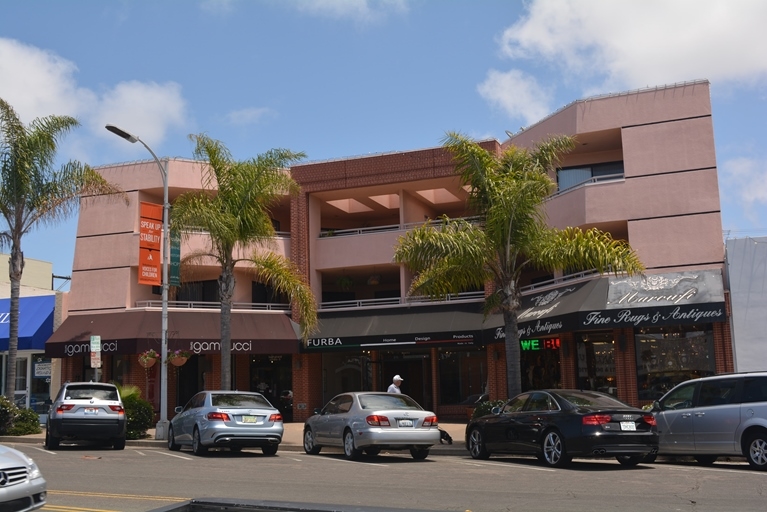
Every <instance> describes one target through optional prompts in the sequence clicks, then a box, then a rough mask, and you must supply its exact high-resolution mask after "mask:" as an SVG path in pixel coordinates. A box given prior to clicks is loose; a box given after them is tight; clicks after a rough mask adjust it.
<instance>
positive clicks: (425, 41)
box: [0, 0, 767, 289]
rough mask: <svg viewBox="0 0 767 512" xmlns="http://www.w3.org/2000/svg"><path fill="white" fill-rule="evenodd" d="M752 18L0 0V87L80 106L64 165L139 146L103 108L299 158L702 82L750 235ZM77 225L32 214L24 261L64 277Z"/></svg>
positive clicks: (755, 166)
mask: <svg viewBox="0 0 767 512" xmlns="http://www.w3.org/2000/svg"><path fill="white" fill-rule="evenodd" d="M766 19H767V2H764V1H762V0H739V1H737V2H733V1H731V0H722V1H719V0H675V1H668V0H644V1H641V2H639V1H635V2H629V1H625V2H623V1H621V2H616V1H612V0H530V1H526V2H519V1H512V0H472V1H468V0H466V1H451V0H439V1H438V0H380V1H374V0H260V1H259V0H199V1H194V0H163V1H158V0H134V1H129V0H110V1H104V0H77V1H67V2H63V1H54V0H48V1H42V0H3V1H2V2H0V97H1V98H3V99H4V100H6V101H7V102H8V103H10V104H11V105H12V106H13V107H14V108H15V109H16V111H17V113H18V114H19V116H20V117H21V118H22V120H23V121H24V122H25V123H29V122H30V121H31V120H32V119H34V118H35V117H41V116H46V115H50V114H58V115H64V114H66V115H72V116H75V117H77V118H78V119H79V120H80V122H81V123H82V126H81V127H80V128H79V129H78V130H76V131H75V132H73V133H71V134H70V135H68V136H67V137H66V138H65V139H63V140H62V142H61V146H60V152H59V156H60V157H61V158H62V161H63V160H64V159H77V160H80V161H82V162H86V163H88V164H90V165H92V166H98V165H104V164H110V163H118V162H125V161H132V160H147V159H149V158H151V157H150V155H149V154H148V153H147V151H146V150H145V149H144V148H143V147H142V146H141V145H140V144H128V143H127V142H125V141H124V140H122V139H119V138H118V137H116V136H114V135H113V134H111V133H109V132H107V131H106V130H105V129H104V125H105V124H107V123H111V124H115V125H117V126H120V127H121V128H123V129H125V130H127V131H129V132H131V133H133V134H136V135H138V136H140V137H141V139H142V140H144V141H145V142H146V143H147V144H148V145H149V146H150V147H151V148H152V149H153V150H154V151H155V153H157V155H158V156H160V157H166V156H167V157H176V156H178V157H186V158H190V157H191V155H192V144H191V142H190V141H189V139H188V135H189V134H192V133H201V132H205V133H207V134H208V135H210V136H212V137H214V138H216V139H219V140H221V141H223V142H224V143H225V144H226V145H227V146H228V147H229V149H230V150H231V151H232V153H233V154H234V156H235V157H236V158H239V159H247V158H250V157H253V156H255V155H257V154H259V153H262V152H264V151H266V150H268V149H271V148H275V147H282V148H288V149H291V150H294V151H304V152H306V153H307V155H308V160H309V161H314V160H324V159H331V158H344V157H350V156H357V155H365V154H376V153H383V152H390V151H402V150H412V149H419V148H427V147H434V146H438V145H440V142H441V139H442V137H443V136H444V134H445V132H446V131H449V130H455V131H460V132H462V133H465V134H467V135H470V136H472V137H476V138H488V137H493V138H496V139H498V140H499V141H503V140H505V139H506V135H505V131H506V130H508V131H511V132H515V131H517V130H519V129H520V128H522V127H525V126H528V125H530V124H532V123H534V122H536V121H537V120H539V119H540V118H542V117H544V116H546V115H547V114H549V113H551V112H553V111H555V110H557V109H559V108H561V107H563V106H565V105H567V104H568V103H571V102H572V101H575V100H577V99H581V98H584V97H588V96H592V95H596V94H603V93H611V92H621V91H627V90H633V89H639V88H644V87H654V86H658V85H664V84H673V83H678V82H684V81H691V80H696V79H708V80H710V82H711V94H712V98H711V99H712V106H713V113H714V130H715V141H716V152H717V164H718V169H719V186H720V194H721V203H722V223H723V226H722V227H723V230H724V236H725V237H727V236H729V237H744V236H765V235H766V234H767V215H766V214H767V145H766V144H765V142H766V140H765V134H767V121H765V120H766V119H767V52H765V51H764V50H765V44H764V40H763V37H762V36H761V34H762V31H763V28H764V27H763V25H764V20H766ZM0 229H4V227H0ZM75 233H76V218H73V219H71V220H70V221H68V222H65V223H63V224H60V225H58V226H56V227H46V228H41V229H39V230H38V231H36V232H35V233H33V234H31V235H30V236H27V237H26V238H25V239H24V240H23V242H22V249H23V250H24V254H25V257H27V258H33V259H39V260H44V261H51V262H53V270H54V273H55V274H57V275H70V274H71V269H72V259H73V256H74V243H75ZM2 250H3V251H4V252H8V250H9V249H8V248H3V249H2ZM58 284H61V282H59V283H57V285H58ZM64 289H66V285H65V286H64Z"/></svg>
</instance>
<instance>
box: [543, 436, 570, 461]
mask: <svg viewBox="0 0 767 512" xmlns="http://www.w3.org/2000/svg"><path fill="white" fill-rule="evenodd" d="M543 462H545V463H546V464H547V465H549V466H551V467H554V468H559V467H562V466H565V465H566V464H567V463H568V462H570V459H569V458H568V457H567V452H566V451H565V442H564V441H563V440H562V435H561V434H560V433H559V432H558V431H556V430H549V431H548V432H547V433H546V436H545V437H544V438H543Z"/></svg>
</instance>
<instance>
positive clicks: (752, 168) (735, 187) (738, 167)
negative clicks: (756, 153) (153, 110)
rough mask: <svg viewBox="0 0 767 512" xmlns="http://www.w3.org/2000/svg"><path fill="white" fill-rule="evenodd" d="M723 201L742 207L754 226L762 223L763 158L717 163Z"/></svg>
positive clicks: (766, 165)
mask: <svg viewBox="0 0 767 512" xmlns="http://www.w3.org/2000/svg"><path fill="white" fill-rule="evenodd" d="M719 174H720V189H721V198H722V202H723V203H730V204H731V206H732V207H734V208H739V209H742V210H743V214H744V215H745V216H746V218H747V219H748V220H749V221H751V222H752V223H753V224H755V225H764V218H763V217H764V210H763V209H761V207H764V206H767V158H765V159H761V160H760V159H757V158H748V157H739V158H733V159H730V160H727V161H725V162H724V163H722V164H720V165H719Z"/></svg>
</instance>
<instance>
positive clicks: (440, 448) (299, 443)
mask: <svg viewBox="0 0 767 512" xmlns="http://www.w3.org/2000/svg"><path fill="white" fill-rule="evenodd" d="M439 426H440V428H441V429H442V430H445V431H447V433H448V434H450V436H451V437H452V438H453V444H436V445H434V446H432V448H431V453H430V455H466V456H468V454H469V452H467V451H466V448H465V446H464V430H465V428H466V424H464V423H440V424H439ZM303 428H304V424H303V423H300V422H299V423H285V432H284V434H283V435H282V442H281V443H280V448H279V449H280V451H286V452H303V451H304V440H303ZM147 434H148V435H149V437H148V438H147V439H138V440H128V441H126V442H125V445H126V446H145V447H153V448H164V447H167V441H164V440H161V439H155V438H154V436H155V431H154V429H149V430H148V431H147ZM0 443H2V444H14V443H27V444H41V445H42V444H44V443H45V427H43V432H42V433H40V434H31V435H28V436H0ZM328 450H334V448H328ZM338 450H339V453H340V450H341V449H340V448H338ZM278 453H279V452H278Z"/></svg>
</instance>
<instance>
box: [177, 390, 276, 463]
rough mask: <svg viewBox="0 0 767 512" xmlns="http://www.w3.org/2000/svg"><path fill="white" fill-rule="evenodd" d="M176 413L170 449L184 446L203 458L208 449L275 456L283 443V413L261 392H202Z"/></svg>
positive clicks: (178, 408) (178, 448)
mask: <svg viewBox="0 0 767 512" xmlns="http://www.w3.org/2000/svg"><path fill="white" fill-rule="evenodd" d="M176 413H177V414H176V416H175V417H174V418H173V419H172V420H171V421H170V426H169V427H168V449H170V450H174V451H176V450H180V449H181V446H183V445H186V446H191V447H192V451H193V452H194V454H195V455H204V454H205V453H206V452H207V451H208V448H218V447H226V448H229V449H230V450H232V451H240V450H242V449H243V448H252V447H257V448H261V450H262V451H263V452H264V455H274V454H275V453H277V448H278V447H279V445H280V442H282V434H283V432H284V425H283V423H282V414H280V411H278V410H277V409H275V408H274V407H273V406H272V404H271V403H269V401H268V400H267V399H266V398H264V395H262V394H261V393H248V392H241V391H201V392H200V393H197V394H196V395H194V396H193V397H192V398H191V399H190V400H189V402H187V404H186V405H185V406H184V407H176Z"/></svg>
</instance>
